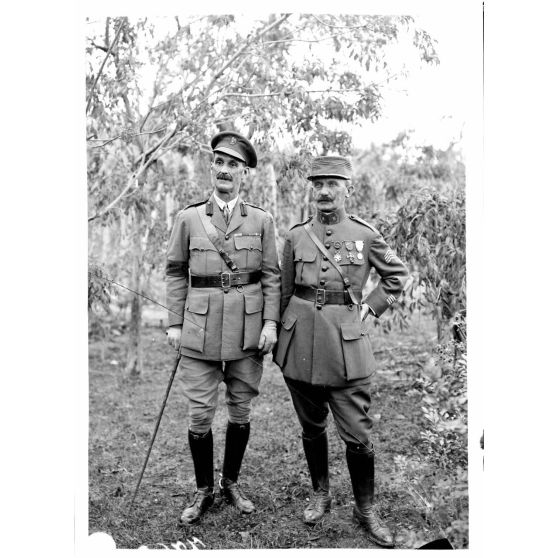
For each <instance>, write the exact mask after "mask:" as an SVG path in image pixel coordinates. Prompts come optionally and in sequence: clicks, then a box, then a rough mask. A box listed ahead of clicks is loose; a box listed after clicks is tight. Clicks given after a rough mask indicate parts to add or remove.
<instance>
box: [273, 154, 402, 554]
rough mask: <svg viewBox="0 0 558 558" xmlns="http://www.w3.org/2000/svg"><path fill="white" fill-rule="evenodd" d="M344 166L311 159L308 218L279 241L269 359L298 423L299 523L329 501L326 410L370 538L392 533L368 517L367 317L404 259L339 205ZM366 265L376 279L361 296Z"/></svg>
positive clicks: (385, 542) (345, 186)
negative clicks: (306, 487) (306, 484)
mask: <svg viewBox="0 0 558 558" xmlns="http://www.w3.org/2000/svg"><path fill="white" fill-rule="evenodd" d="M351 171H352V169H351V163H350V161H349V160H348V159H346V158H344V157H334V156H326V157H316V158H315V159H314V160H313V161H312V164H311V172H310V176H308V179H309V180H311V181H312V188H313V194H314V200H315V203H316V209H317V212H316V215H315V216H314V217H310V218H309V219H308V220H307V221H306V222H304V223H300V224H298V225H295V226H294V227H293V228H292V229H291V230H290V231H289V232H288V233H287V237H286V240H285V247H284V252H283V260H282V270H281V330H280V332H279V339H278V342H277V345H276V347H275V353H274V360H275V362H276V363H277V364H278V365H279V366H280V367H281V369H282V371H283V375H284V377H285V381H286V384H287V386H288V388H289V391H290V393H291V397H292V400H293V404H294V407H295V410H296V413H297V416H298V419H299V422H300V424H301V426H302V442H303V448H304V453H305V455H306V460H307V462H308V469H309V471H310V477H311V480H312V488H313V491H314V495H313V498H312V499H311V501H310V504H309V506H308V507H307V508H306V509H305V510H304V521H305V522H306V523H308V524H314V523H316V522H317V521H319V520H320V519H322V517H323V515H324V514H325V513H326V512H327V511H329V509H330V507H331V495H330V491H329V473H328V441H327V432H326V426H327V415H328V413H329V410H331V412H332V414H333V418H334V421H335V424H336V426H337V430H338V432H339V435H340V436H341V438H342V439H343V441H344V442H345V444H346V458H347V466H348V469H349V474H350V477H351V483H352V488H353V494H354V498H355V506H354V510H353V517H354V519H355V520H356V521H357V522H358V523H359V524H360V525H361V526H362V527H364V529H365V530H366V532H367V533H368V535H369V537H370V538H371V539H372V540H373V541H374V542H375V543H376V544H378V545H380V546H384V547H393V546H394V544H393V537H392V535H391V533H390V531H389V530H388V529H387V528H386V527H385V526H384V525H383V524H382V522H381V521H380V519H379V517H378V516H377V515H376V513H375V511H374V509H373V506H372V503H373V496H374V447H373V444H372V441H371V432H372V420H371V418H370V416H369V414H368V410H369V408H370V405H371V398H370V375H371V374H372V372H373V370H374V360H373V358H374V357H373V355H372V339H371V336H372V332H371V328H372V324H371V322H372V319H371V318H370V317H369V316H370V315H371V314H372V315H373V316H376V317H379V316H380V315H381V314H382V313H383V312H384V311H385V310H386V309H387V308H388V307H389V306H390V305H391V304H393V303H394V302H395V301H396V300H397V297H398V296H399V294H400V293H401V291H402V290H403V287H404V285H405V283H406V279H407V277H408V272H407V269H406V267H405V265H404V264H403V263H402V262H401V260H400V259H399V258H398V257H397V256H396V255H395V253H394V252H393V250H391V249H390V248H389V247H388V245H387V244H386V243H385V241H384V239H383V238H382V237H381V235H380V234H379V232H378V231H377V230H376V229H375V228H374V227H372V226H371V225H369V224H368V223H366V222H365V221H363V220H362V219H360V218H358V217H357V216H355V215H348V214H347V212H346V211H345V203H346V200H347V198H349V196H350V195H351V194H352V193H353V191H354V187H353V186H352V185H351ZM372 268H374V269H375V270H376V271H377V272H378V274H379V276H380V281H379V283H378V285H377V286H376V288H375V289H374V290H372V292H371V293H370V294H369V295H368V296H367V297H366V298H365V299H364V300H363V299H362V289H363V287H364V285H365V283H366V281H367V279H368V277H369V275H370V271H371V269H372Z"/></svg>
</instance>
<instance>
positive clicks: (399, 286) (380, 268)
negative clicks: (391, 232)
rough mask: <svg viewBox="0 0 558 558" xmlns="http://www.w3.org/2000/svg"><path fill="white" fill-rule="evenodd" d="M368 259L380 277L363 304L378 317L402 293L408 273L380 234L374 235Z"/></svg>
mask: <svg viewBox="0 0 558 558" xmlns="http://www.w3.org/2000/svg"><path fill="white" fill-rule="evenodd" d="M368 259H369V261H370V264H371V265H372V266H373V267H374V268H375V269H376V271H377V272H378V274H379V275H380V282H379V283H378V285H377V286H376V288H375V289H374V290H373V291H372V292H371V293H370V294H369V295H368V296H367V297H366V299H365V300H364V302H365V303H366V304H368V306H370V308H371V310H372V311H373V312H374V315H375V316H380V315H381V314H383V313H384V312H385V311H386V310H387V308H388V307H389V306H390V305H391V304H393V303H394V302H395V301H396V300H397V298H398V297H399V295H400V294H401V292H402V291H403V287H404V286H405V283H406V282H407V278H408V277H409V271H408V270H407V267H406V266H405V264H404V263H403V262H402V261H401V260H400V259H399V258H398V257H397V256H396V254H395V252H394V251H393V250H392V249H391V248H390V247H389V246H388V245H387V244H386V241H385V240H384V239H383V238H382V236H381V235H380V233H374V237H373V238H372V240H371V242H370V250H369V254H368Z"/></svg>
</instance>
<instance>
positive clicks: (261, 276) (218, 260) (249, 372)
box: [166, 132, 280, 524]
mask: <svg viewBox="0 0 558 558" xmlns="http://www.w3.org/2000/svg"><path fill="white" fill-rule="evenodd" d="M211 147H212V149H213V163H212V167H211V181H212V185H213V188H214V190H213V193H212V195H211V196H210V198H209V199H208V200H205V201H202V202H200V203H197V204H193V205H190V206H188V207H186V208H185V209H183V210H182V211H180V212H179V213H178V215H177V217H176V221H175V223H174V227H173V230H172V234H171V237H170V240H169V244H168V251H167V270H166V281H167V306H168V308H169V329H168V342H169V343H170V345H172V346H173V347H174V348H175V349H177V350H180V354H181V358H180V362H179V367H178V377H179V379H180V381H181V382H182V384H183V386H184V392H185V394H186V398H187V400H188V422H189V430H188V442H189V446H190V451H191V453H192V459H193V462H194V472H195V476H196V485H197V491H196V493H195V495H194V498H193V500H192V502H191V503H190V504H189V505H188V507H186V509H185V510H184V512H183V513H182V516H181V521H182V522H183V523H188V524H189V523H194V522H196V521H197V520H199V518H200V517H201V516H202V514H203V513H204V512H205V511H206V510H207V509H208V508H209V507H210V506H211V505H212V504H213V501H214V493H213V486H214V479H213V435H212V430H211V424H212V420H213V417H214V414H215V408H216V405H217V394H218V386H219V383H220V382H221V381H224V382H225V384H226V396H225V402H226V404H227V409H228V419H229V420H228V425H227V431H226V439H225V454H224V461H223V469H222V478H221V479H220V481H219V484H220V488H221V493H222V495H223V497H224V498H225V500H226V501H228V502H229V503H232V504H233V505H234V506H236V508H238V510H240V511H241V512H243V513H251V512H253V511H254V509H255V508H254V504H253V503H252V502H251V501H250V500H249V499H248V498H247V497H246V496H245V495H244V494H243V493H242V491H241V489H240V488H239V486H238V483H237V481H238V474H239V471H240V466H241V464H242V459H243V457H244V451H245V449H246V445H247V443H248V437H249V434H250V406H251V401H252V399H253V398H254V397H255V396H256V395H258V386H259V383H260V379H261V376H262V359H263V355H264V354H265V353H267V352H269V351H270V350H271V349H272V348H273V346H274V344H275V342H276V341H277V333H276V322H277V321H278V320H279V300H280V275H279V267H278V261H277V251H276V246H275V227H274V223H273V219H272V217H271V215H270V214H269V213H268V212H267V211H265V210H263V209H261V208H259V207H257V206H255V205H251V204H249V203H246V202H244V201H241V200H240V199H239V196H238V193H239V190H240V187H241V186H242V184H243V183H244V180H245V177H246V175H247V173H248V172H249V168H255V167H256V164H257V156H256V152H255V151H254V148H253V146H252V144H251V143H250V142H249V141H248V140H247V139H246V138H244V137H243V136H241V135H239V134H237V133H235V132H222V133H219V134H217V135H216V136H214V137H213V139H212V140H211Z"/></svg>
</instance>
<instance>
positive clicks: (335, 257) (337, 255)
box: [333, 252, 343, 262]
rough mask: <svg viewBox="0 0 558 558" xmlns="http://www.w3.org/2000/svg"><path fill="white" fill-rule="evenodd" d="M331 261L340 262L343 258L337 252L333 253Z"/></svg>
mask: <svg viewBox="0 0 558 558" xmlns="http://www.w3.org/2000/svg"><path fill="white" fill-rule="evenodd" d="M333 259H334V260H335V261H336V262H340V261H341V260H342V259H343V258H342V257H341V254H340V253H339V252H335V254H334V255H333Z"/></svg>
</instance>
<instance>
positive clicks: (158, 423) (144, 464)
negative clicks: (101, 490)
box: [128, 352, 180, 510]
mask: <svg viewBox="0 0 558 558" xmlns="http://www.w3.org/2000/svg"><path fill="white" fill-rule="evenodd" d="M179 362H180V352H178V353H177V354H176V361H175V363H174V367H173V369H172V374H171V376H170V379H169V385H168V386H167V392H166V393H165V399H164V400H163V404H162V405H161V410H160V411H159V417H158V418H157V423H156V424H155V429H154V430H153V436H151V442H150V444H149V449H148V450H147V455H146V456H145V460H144V462H143V467H142V469H141V473H140V476H139V479H138V483H137V484H136V489H135V491H134V495H133V496H132V499H131V501H130V506H129V508H128V510H130V509H131V507H132V505H133V504H134V501H135V499H136V496H137V494H138V490H139V487H140V484H141V479H142V478H143V473H144V472H145V468H146V467H147V462H148V461H149V456H150V455H151V450H152V449H153V444H154V443H155V436H157V431H158V430H159V425H160V424H161V418H162V417H163V412H164V411H165V405H166V404H167V399H168V398H169V393H170V390H171V386H172V382H173V380H174V376H175V374H176V370H177V369H178V363H179Z"/></svg>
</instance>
